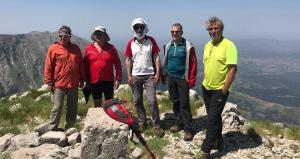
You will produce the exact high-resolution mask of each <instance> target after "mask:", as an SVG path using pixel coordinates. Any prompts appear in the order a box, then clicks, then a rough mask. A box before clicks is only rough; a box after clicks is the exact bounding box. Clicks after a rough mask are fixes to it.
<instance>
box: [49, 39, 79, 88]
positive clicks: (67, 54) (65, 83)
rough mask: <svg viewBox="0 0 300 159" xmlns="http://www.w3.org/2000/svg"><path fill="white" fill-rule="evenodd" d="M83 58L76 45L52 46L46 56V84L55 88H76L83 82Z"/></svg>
mask: <svg viewBox="0 0 300 159" xmlns="http://www.w3.org/2000/svg"><path fill="white" fill-rule="evenodd" d="M83 71H84V70H83V57H82V54H81V50H80V48H79V47H78V46H77V45H76V44H72V43H71V42H70V44H69V45H68V46H66V47H64V46H63V45H61V44H60V43H59V42H55V43H54V44H52V45H51V46H50V47H49V49H48V52H47V55H46V62H45V68H44V83H45V84H48V85H52V86H54V88H75V87H78V85H79V82H80V81H83Z"/></svg>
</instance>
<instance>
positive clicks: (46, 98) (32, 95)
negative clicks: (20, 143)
mask: <svg viewBox="0 0 300 159" xmlns="http://www.w3.org/2000/svg"><path fill="white" fill-rule="evenodd" d="M19 96H20V94H18V98H16V99H13V100H12V101H9V99H8V98H9V97H6V98H4V99H2V100H0V136H3V135H5V134H7V133H13V134H20V133H22V132H24V131H32V130H33V128H34V127H35V126H37V125H39V124H41V123H43V122H45V121H47V120H48V119H49V117H50V111H51V108H52V106H53V104H52V102H51V99H50V93H49V92H47V91H41V92H38V91H37V90H30V91H29V94H28V95H27V96H26V97H24V98H20V97H19ZM82 97H83V95H82V93H81V91H79V99H81V98H82ZM37 98H41V99H40V100H39V101H35V100H36V99H37ZM65 100H66V99H65ZM92 106H93V102H89V103H88V104H87V105H85V103H79V104H78V115H79V116H81V118H82V117H84V116H85V115H86V113H87V110H88V108H90V107H92ZM65 111H66V107H65V106H64V108H63V115H62V117H61V122H60V125H59V126H60V127H63V124H64V120H65ZM75 127H76V128H78V129H81V128H82V125H81V122H77V123H76V124H75Z"/></svg>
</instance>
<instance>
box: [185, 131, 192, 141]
mask: <svg viewBox="0 0 300 159" xmlns="http://www.w3.org/2000/svg"><path fill="white" fill-rule="evenodd" d="M183 140H184V141H192V140H193V134H192V133H191V132H188V131H185V132H184V136H183Z"/></svg>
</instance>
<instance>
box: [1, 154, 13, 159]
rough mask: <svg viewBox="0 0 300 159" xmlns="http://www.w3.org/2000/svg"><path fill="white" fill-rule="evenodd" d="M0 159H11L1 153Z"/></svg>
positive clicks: (8, 155)
mask: <svg viewBox="0 0 300 159" xmlns="http://www.w3.org/2000/svg"><path fill="white" fill-rule="evenodd" d="M0 159H11V157H10V154H9V153H3V154H0Z"/></svg>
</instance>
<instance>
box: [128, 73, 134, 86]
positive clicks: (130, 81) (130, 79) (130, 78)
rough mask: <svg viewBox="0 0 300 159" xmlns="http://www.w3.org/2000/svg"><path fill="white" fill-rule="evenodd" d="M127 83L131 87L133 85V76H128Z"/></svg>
mask: <svg viewBox="0 0 300 159" xmlns="http://www.w3.org/2000/svg"><path fill="white" fill-rule="evenodd" d="M127 83H128V85H129V86H130V87H131V86H132V85H133V81H132V76H128V77H127Z"/></svg>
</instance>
